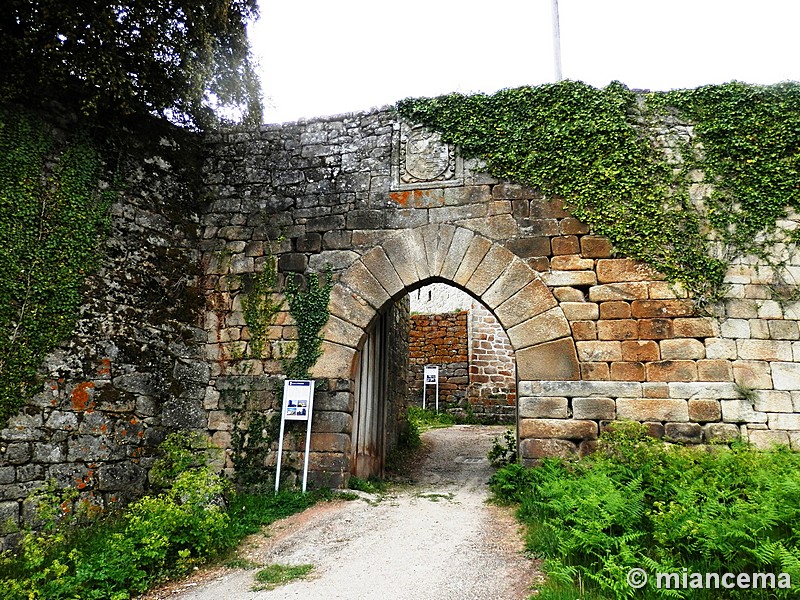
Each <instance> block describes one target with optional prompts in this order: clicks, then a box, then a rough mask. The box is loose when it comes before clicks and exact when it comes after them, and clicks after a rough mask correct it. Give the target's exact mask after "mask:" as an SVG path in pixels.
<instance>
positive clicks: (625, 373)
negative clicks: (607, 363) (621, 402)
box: [610, 362, 645, 381]
mask: <svg viewBox="0 0 800 600" xmlns="http://www.w3.org/2000/svg"><path fill="white" fill-rule="evenodd" d="M610 375H611V379H613V380H614V381H642V380H643V379H644V375H645V370H644V364H642V363H640V362H615V363H611V372H610Z"/></svg>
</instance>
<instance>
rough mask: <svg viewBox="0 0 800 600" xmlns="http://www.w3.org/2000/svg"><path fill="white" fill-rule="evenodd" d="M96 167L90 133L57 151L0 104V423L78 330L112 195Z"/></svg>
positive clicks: (40, 130) (30, 119) (37, 127)
mask: <svg viewBox="0 0 800 600" xmlns="http://www.w3.org/2000/svg"><path fill="white" fill-rule="evenodd" d="M101 169H102V161H101V157H100V155H99V153H98V151H97V150H96V149H95V148H94V147H93V146H92V144H91V143H90V142H89V141H88V139H87V138H84V139H79V140H78V141H76V142H74V143H72V144H70V145H67V146H66V147H60V146H59V145H57V144H56V143H55V141H54V139H53V135H52V133H51V132H50V130H48V128H47V127H46V126H45V124H44V123H43V122H42V121H41V120H39V119H38V118H36V117H35V116H32V115H29V114H26V113H24V112H21V111H17V110H11V109H8V108H6V109H2V110H0V327H2V332H3V334H2V335H0V424H4V423H6V422H7V419H8V418H9V417H10V416H11V415H13V414H15V413H16V412H17V411H18V410H19V408H20V407H21V406H22V405H23V404H24V403H25V401H26V400H27V399H28V398H29V397H30V395H31V393H32V391H33V389H34V383H35V378H36V373H37V369H38V368H39V366H40V365H41V362H42V360H43V359H44V357H45V356H46V354H47V353H48V352H50V351H51V350H52V349H53V348H54V347H55V346H56V344H58V343H59V342H61V341H62V340H64V339H65V338H67V337H68V336H69V335H70V334H71V332H72V330H73V328H74V325H75V322H76V319H77V315H78V308H79V306H80V303H81V295H80V286H81V284H82V283H83V281H84V279H85V277H86V276H87V274H89V273H90V272H91V271H92V270H93V269H94V268H95V267H96V265H97V257H98V252H97V249H98V245H99V244H100V242H101V240H102V239H103V238H104V236H105V235H106V233H107V230H108V227H109V217H108V208H109V206H110V203H111V199H112V195H113V193H112V192H111V191H108V190H107V191H105V192H101V191H100V190H99V184H98V182H99V177H100V174H101Z"/></svg>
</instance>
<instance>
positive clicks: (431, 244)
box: [422, 224, 456, 276]
mask: <svg viewBox="0 0 800 600" xmlns="http://www.w3.org/2000/svg"><path fill="white" fill-rule="evenodd" d="M455 232H456V227H454V226H453V225H447V224H442V225H438V226H433V225H431V226H428V227H427V228H425V230H424V231H423V233H422V239H423V241H424V242H425V255H426V256H427V260H428V269H429V270H430V273H431V275H433V276H438V275H439V274H440V273H441V271H442V267H444V264H445V258H446V257H447V252H448V250H449V249H450V243H451V242H452V241H453V236H454V235H455Z"/></svg>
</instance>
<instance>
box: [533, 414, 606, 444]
mask: <svg viewBox="0 0 800 600" xmlns="http://www.w3.org/2000/svg"><path fill="white" fill-rule="evenodd" d="M597 432H598V428H597V423H595V422H594V421H576V420H574V419H520V421H519V436H520V438H525V439H527V438H545V439H547V438H560V439H569V440H593V439H596V438H597Z"/></svg>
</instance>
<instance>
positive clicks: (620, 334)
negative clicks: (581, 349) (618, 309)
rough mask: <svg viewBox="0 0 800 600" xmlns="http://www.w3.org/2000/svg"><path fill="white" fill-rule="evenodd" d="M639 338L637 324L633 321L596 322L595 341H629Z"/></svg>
mask: <svg viewBox="0 0 800 600" xmlns="http://www.w3.org/2000/svg"><path fill="white" fill-rule="evenodd" d="M638 337H639V324H638V321H636V320H634V319H614V320H610V321H609V320H600V321H597V339H600V340H631V339H636V338H638Z"/></svg>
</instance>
